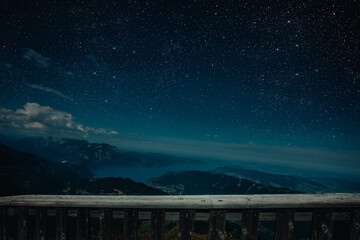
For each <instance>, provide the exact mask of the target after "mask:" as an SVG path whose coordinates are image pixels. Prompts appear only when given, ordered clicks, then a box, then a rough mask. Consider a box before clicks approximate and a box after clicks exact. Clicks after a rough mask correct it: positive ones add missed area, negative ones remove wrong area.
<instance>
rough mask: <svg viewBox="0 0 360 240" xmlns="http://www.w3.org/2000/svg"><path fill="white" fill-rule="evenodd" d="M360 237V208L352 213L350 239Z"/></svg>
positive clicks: (356, 239)
mask: <svg viewBox="0 0 360 240" xmlns="http://www.w3.org/2000/svg"><path fill="white" fill-rule="evenodd" d="M359 239H360V209H355V210H354V211H353V214H352V226H351V234H350V240H359Z"/></svg>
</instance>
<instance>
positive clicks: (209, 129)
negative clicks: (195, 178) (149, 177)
mask: <svg viewBox="0 0 360 240" xmlns="http://www.w3.org/2000/svg"><path fill="white" fill-rule="evenodd" d="M359 6H360V4H359V2H358V1H356V0H351V1H350V0H344V1H321V2H318V1H311V0H307V1H304V0H301V1H295V0H290V1H264V0H251V1H250V0H240V1H228V0H225V1H202V0H193V1H188V0H184V1H165V0H163V1H133V0H129V1H114V0H113V1H108V0H102V1H100V0H89V1H78V0H77V1H74V0H72V1H67V0H64V1H55V0H53V1H40V0H31V1H20V0H19V1H15V0H2V1H1V2H0V32H1V34H0V44H1V45H0V131H1V133H2V134H5V135H34V136H49V135H56V136H64V137H73V138H84V139H87V140H89V141H95V142H96V141H102V142H108V143H111V144H115V145H117V146H120V147H123V148H127V149H137V150H143V151H157V152H167V153H173V154H182V153H183V154H185V153H186V154H188V155H203V154H204V151H205V152H213V153H214V154H215V155H216V154H217V153H219V152H221V153H224V154H223V155H219V156H217V157H218V158H221V157H224V156H225V155H226V156H228V155H229V154H230V155H232V157H233V158H234V159H235V158H236V155H239V154H242V155H243V156H248V155H246V154H245V153H244V151H245V150H246V151H247V152H249V151H248V149H249V148H250V149H256V150H257V151H258V150H259V149H261V150H259V151H261V152H263V153H270V155H271V156H273V159H277V160H279V159H282V161H283V162H284V163H283V164H284V165H286V161H285V159H287V157H288V156H290V155H296V156H297V157H296V160H294V161H295V162H301V161H303V158H305V157H304V156H305V155H306V158H311V157H309V156H311V154H310V155H309V153H313V151H318V152H321V154H322V158H321V157H319V159H320V158H321V159H323V161H325V159H328V158H329V155H331V156H333V154H337V155H336V156H337V158H336V161H338V162H337V163H339V162H340V161H343V160H344V159H345V160H344V161H345V162H346V163H347V164H348V167H349V169H350V168H353V167H354V166H356V167H360V163H359V162H360V151H359V149H360V60H359V59H360V42H359V41H360V19H359V14H358V13H359V12H360V7H359ZM190 146H191V149H190V150H189V148H190ZM194 146H195V147H194ZM193 148H196V150H194V149H193ZM229 149H230V150H229ZM239 149H242V150H241V151H239ZM279 149H281V150H279ZM209 150H211V151H209ZM251 151H254V150H251ZM251 151H250V152H251ZM279 152H283V153H284V154H283V155H282V157H279V156H278V153H279ZM299 152H302V153H304V154H303V155H302V154H300V155H299ZM200 153H201V154H200ZM321 154H320V155H321ZM215 155H213V156H212V157H215ZM265 155H266V154H265ZM265 155H264V156H262V157H259V158H261V161H260V160H259V161H260V162H266V161H270V160H267V159H266V156H265ZM315 155H316V154H315ZM204 157H209V156H207V155H206V154H205V156H204ZM233 158H228V159H232V160H233ZM270 158H271V157H270ZM244 160H246V159H244ZM336 161H335V160H334V162H333V163H334V164H333V167H334V166H336V164H335V162H336ZM309 162H310V160H309ZM309 162H306V161H305V162H304V161H303V163H306V164H309ZM357 173H359V171H358V172H357Z"/></svg>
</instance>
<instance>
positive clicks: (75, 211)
mask: <svg viewBox="0 0 360 240" xmlns="http://www.w3.org/2000/svg"><path fill="white" fill-rule="evenodd" d="M0 209H1V212H0V213H1V215H0V239H4V240H5V239H6V237H7V232H6V231H7V228H8V227H9V224H10V223H9V222H8V221H9V219H10V218H11V217H12V218H14V217H15V218H16V225H17V227H16V232H17V239H18V240H23V239H28V232H29V231H30V229H29V228H30V227H29V225H30V224H28V219H29V218H30V216H33V218H35V220H36V221H35V222H36V223H35V224H34V225H35V226H34V227H35V230H34V231H35V232H36V237H35V238H36V239H37V240H43V239H46V236H47V235H46V231H47V230H49V229H46V226H47V218H48V217H49V216H55V219H56V224H55V227H56V231H55V230H54V232H55V235H56V239H57V240H65V239H66V236H67V229H68V228H69V227H70V226H69V222H68V217H76V229H77V230H76V239H78V240H85V239H86V240H87V239H89V220H90V219H91V218H97V219H98V221H99V235H98V237H99V239H100V240H105V239H106V240H107V239H112V232H113V230H114V228H113V225H114V224H113V223H112V222H113V220H114V219H118V218H120V219H121V218H123V220H124V224H123V225H124V226H123V227H124V229H123V239H126V240H132V239H134V240H135V239H137V238H138V236H137V234H138V229H137V226H138V220H139V219H149V220H151V224H150V232H151V233H150V239H152V240H157V239H164V225H165V219H166V220H174V219H178V221H179V222H178V233H177V239H182V240H190V239H193V233H194V230H193V229H194V221H195V220H208V221H209V232H208V239H210V240H214V239H222V240H223V239H226V238H227V236H226V234H227V233H226V231H225V224H226V222H227V221H235V220H236V221H241V228H240V229H239V230H240V233H241V236H240V237H239V238H240V239H243V240H254V239H257V232H258V224H259V221H275V222H276V225H275V228H274V232H275V233H274V238H275V239H276V240H283V239H293V233H294V230H296V225H295V223H296V222H297V221H311V226H312V227H311V236H310V237H311V239H312V240H316V239H322V240H323V239H331V238H332V229H331V227H332V222H333V221H338V220H342V221H348V223H349V224H350V225H351V226H349V227H348V229H349V231H350V232H344V233H343V236H347V237H346V238H345V237H344V238H342V239H351V240H355V239H356V240H359V239H360V194H291V195H225V196H219V195H205V196H204V195H201V196H84V195H81V196H66V195H64V196H55V195H24V196H12V197H1V198H0ZM34 216H35V217H34ZM73 225H74V224H73ZM71 227H73V226H71Z"/></svg>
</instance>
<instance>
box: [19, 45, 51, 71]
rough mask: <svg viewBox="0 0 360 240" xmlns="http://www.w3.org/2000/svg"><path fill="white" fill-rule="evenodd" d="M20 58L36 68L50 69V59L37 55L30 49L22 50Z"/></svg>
mask: <svg viewBox="0 0 360 240" xmlns="http://www.w3.org/2000/svg"><path fill="white" fill-rule="evenodd" d="M21 56H22V58H24V59H26V60H29V61H30V62H32V63H33V64H34V65H35V66H37V67H44V68H45V67H50V66H51V62H52V61H51V59H50V58H48V57H46V56H44V55H42V54H40V53H38V52H37V51H35V50H33V49H31V48H24V49H23V53H22V55H21Z"/></svg>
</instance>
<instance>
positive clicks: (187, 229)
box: [177, 210, 195, 240]
mask: <svg viewBox="0 0 360 240" xmlns="http://www.w3.org/2000/svg"><path fill="white" fill-rule="evenodd" d="M194 220H195V210H181V211H180V219H179V233H178V236H177V239H178V240H192V239H193V232H194Z"/></svg>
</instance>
